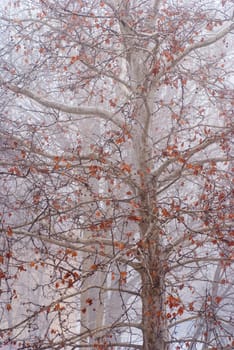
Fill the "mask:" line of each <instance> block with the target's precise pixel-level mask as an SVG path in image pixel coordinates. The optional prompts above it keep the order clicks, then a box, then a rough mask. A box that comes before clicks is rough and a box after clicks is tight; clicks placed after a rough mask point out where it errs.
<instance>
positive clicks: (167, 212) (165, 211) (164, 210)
mask: <svg viewBox="0 0 234 350" xmlns="http://www.w3.org/2000/svg"><path fill="white" fill-rule="evenodd" d="M162 214H163V216H165V217H169V216H170V213H169V211H168V210H167V209H166V208H162Z"/></svg>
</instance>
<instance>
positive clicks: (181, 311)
mask: <svg viewBox="0 0 234 350" xmlns="http://www.w3.org/2000/svg"><path fill="white" fill-rule="evenodd" d="M177 313H178V315H180V316H181V315H183V313H184V307H183V306H180V307H179V309H178V311H177Z"/></svg>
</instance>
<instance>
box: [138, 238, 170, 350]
mask: <svg viewBox="0 0 234 350" xmlns="http://www.w3.org/2000/svg"><path fill="white" fill-rule="evenodd" d="M147 245H148V247H147V249H146V250H145V251H146V252H147V257H146V260H147V264H146V265H145V267H144V270H143V271H142V274H141V279H142V323H143V350H168V349H169V346H168V344H167V328H166V317H165V299H164V296H165V274H164V272H163V266H162V261H163V258H162V256H161V255H162V254H160V252H159V249H158V243H156V242H155V241H153V240H150V241H149V242H148V244H147Z"/></svg>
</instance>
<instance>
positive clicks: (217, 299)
mask: <svg viewBox="0 0 234 350" xmlns="http://www.w3.org/2000/svg"><path fill="white" fill-rule="evenodd" d="M221 300H222V297H219V296H217V297H215V301H216V303H217V304H219V303H220V301H221Z"/></svg>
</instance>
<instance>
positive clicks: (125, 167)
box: [120, 163, 131, 173]
mask: <svg viewBox="0 0 234 350" xmlns="http://www.w3.org/2000/svg"><path fill="white" fill-rule="evenodd" d="M120 169H121V170H122V171H126V172H127V173H130V172H131V166H130V165H129V164H127V163H122V164H121V165H120Z"/></svg>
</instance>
